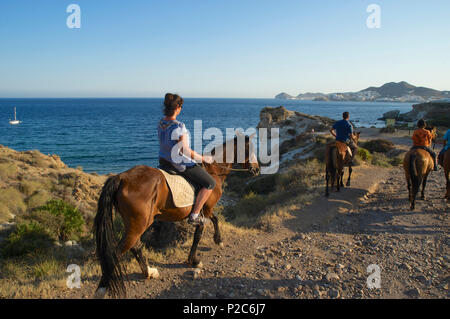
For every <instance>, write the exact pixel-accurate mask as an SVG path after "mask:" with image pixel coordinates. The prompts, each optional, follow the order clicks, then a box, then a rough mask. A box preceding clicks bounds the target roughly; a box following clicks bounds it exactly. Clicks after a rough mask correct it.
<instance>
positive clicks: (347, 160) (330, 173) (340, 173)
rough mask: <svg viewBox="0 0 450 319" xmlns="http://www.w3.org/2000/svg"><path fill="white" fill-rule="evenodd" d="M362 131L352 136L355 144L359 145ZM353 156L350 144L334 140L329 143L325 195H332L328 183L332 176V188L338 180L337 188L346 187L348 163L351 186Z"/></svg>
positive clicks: (348, 181) (327, 147)
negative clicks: (345, 179) (349, 150)
mask: <svg viewBox="0 0 450 319" xmlns="http://www.w3.org/2000/svg"><path fill="white" fill-rule="evenodd" d="M360 135H361V132H357V133H356V134H354V136H353V135H352V136H351V140H352V141H353V143H355V145H358V140H359V136H360ZM351 161H352V157H351V154H350V153H349V152H348V146H347V144H346V143H343V142H339V141H336V142H332V143H329V144H327V146H326V151H325V162H326V168H325V169H326V173H325V178H326V180H327V185H326V188H325V196H327V197H328V196H329V195H330V191H329V188H328V184H329V182H330V178H331V188H333V186H334V182H335V180H336V179H337V180H336V188H337V191H338V192H339V191H340V190H341V187H344V167H345V165H348V180H347V186H350V183H351V177H352V172H353V169H352V164H351Z"/></svg>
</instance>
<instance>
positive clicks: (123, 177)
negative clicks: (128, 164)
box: [94, 136, 259, 298]
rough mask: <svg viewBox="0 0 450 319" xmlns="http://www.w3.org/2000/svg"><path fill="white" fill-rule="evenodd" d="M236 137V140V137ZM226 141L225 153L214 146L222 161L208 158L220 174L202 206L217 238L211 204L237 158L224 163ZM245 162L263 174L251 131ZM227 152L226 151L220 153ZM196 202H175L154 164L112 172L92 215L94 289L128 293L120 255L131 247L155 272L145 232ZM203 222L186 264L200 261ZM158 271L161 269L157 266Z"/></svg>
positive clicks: (149, 270) (214, 174)
mask: <svg viewBox="0 0 450 319" xmlns="http://www.w3.org/2000/svg"><path fill="white" fill-rule="evenodd" d="M232 141H233V140H232ZM237 141H238V137H235V138H234V141H233V144H234V160H233V163H236V162H237V158H238V157H237V153H238V150H237V147H238V146H240V145H239V144H240V143H237ZM226 144H227V143H225V144H224V145H223V146H222V152H221V153H222V154H218V153H219V151H218V148H217V147H216V148H215V149H213V150H212V152H211V155H214V156H215V159H216V160H217V159H218V158H223V160H222V163H216V162H214V163H212V164H204V165H205V168H206V170H207V171H208V173H209V174H211V175H212V177H213V178H214V179H215V180H216V187H215V188H214V190H213V192H212V193H211V195H210V197H209V198H208V200H207V202H206V203H205V205H204V207H203V214H204V216H205V218H209V219H210V220H211V221H212V223H213V225H214V242H215V243H216V244H217V245H223V244H222V238H221V235H220V231H219V223H218V218H217V217H216V216H215V215H214V214H213V209H214V207H215V205H216V204H217V202H218V201H219V199H220V197H221V196H222V185H223V183H224V181H225V179H226V177H227V175H228V174H229V173H230V171H231V170H233V168H232V166H233V163H226V161H225V159H226V158H227V157H226V146H225V145H226ZM244 145H245V162H244V163H242V168H243V169H242V170H245V171H248V172H250V173H251V174H252V175H258V174H259V164H258V163H257V160H256V156H255V154H254V153H253V147H252V143H251V137H249V136H245V144H244ZM222 156H223V157H222ZM113 207H115V209H116V211H117V212H119V214H120V216H121V217H122V220H123V224H124V227H125V233H124V236H123V237H122V239H121V240H120V242H119V243H118V244H117V242H116V240H115V233H114V229H113V216H112V215H113V214H112V213H113ZM191 210H192V206H189V207H182V208H177V207H175V206H174V204H173V200H172V195H171V192H170V190H169V188H168V186H167V183H166V180H165V178H164V175H163V174H162V173H161V172H160V171H159V170H158V169H156V168H152V167H148V166H144V165H140V166H135V167H133V168H131V169H129V170H128V171H126V172H123V173H120V174H118V175H116V176H112V177H110V178H108V180H107V181H106V182H105V185H104V186H103V189H102V192H101V195H100V199H99V201H98V210H97V215H96V216H95V221H94V233H95V238H96V243H97V256H98V258H99V260H100V266H101V270H102V277H101V279H100V283H99V286H98V288H97V291H96V294H95V295H96V297H98V298H102V297H104V296H105V294H106V292H109V293H110V295H111V296H112V297H124V296H126V289H125V284H124V282H123V279H124V269H123V268H122V266H121V265H120V263H119V259H120V257H121V256H122V255H123V254H125V253H126V252H127V251H128V250H131V252H132V253H133V255H134V257H135V258H136V260H137V262H138V263H139V266H140V268H141V270H142V272H143V274H144V276H145V277H146V278H150V277H152V273H154V272H155V271H156V269H155V268H150V267H149V266H148V265H147V261H146V260H145V258H144V257H143V253H142V249H143V244H142V243H141V241H140V238H141V235H142V234H143V233H144V232H145V231H146V230H147V229H148V228H149V227H150V225H152V223H153V221H154V220H155V219H156V220H159V221H166V222H176V221H181V220H183V219H185V218H187V217H188V215H189V213H190V212H191ZM203 228H204V226H203V225H201V226H196V229H195V233H194V240H193V243H192V247H191V251H190V253H189V257H188V265H190V266H192V267H196V266H198V265H199V264H200V261H199V260H198V259H197V257H196V251H197V245H198V243H199V241H200V238H201V236H202V232H203ZM156 272H157V271H156Z"/></svg>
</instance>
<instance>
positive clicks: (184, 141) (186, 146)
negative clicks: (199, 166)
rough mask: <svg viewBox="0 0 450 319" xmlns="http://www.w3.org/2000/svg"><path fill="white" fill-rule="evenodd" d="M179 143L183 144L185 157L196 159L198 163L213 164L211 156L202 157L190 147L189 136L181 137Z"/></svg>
mask: <svg viewBox="0 0 450 319" xmlns="http://www.w3.org/2000/svg"><path fill="white" fill-rule="evenodd" d="M179 142H181V145H182V150H181V151H182V152H183V154H184V155H186V156H188V157H190V158H192V159H194V160H195V161H197V162H207V163H210V162H212V160H211V157H210V156H202V155H200V154H199V153H197V152H196V151H194V150H193V149H191V148H190V147H189V139H188V137H187V134H183V135H181V137H180V139H179Z"/></svg>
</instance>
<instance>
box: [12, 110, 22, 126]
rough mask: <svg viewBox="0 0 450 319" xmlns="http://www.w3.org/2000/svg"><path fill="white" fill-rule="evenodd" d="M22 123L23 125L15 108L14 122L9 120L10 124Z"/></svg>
mask: <svg viewBox="0 0 450 319" xmlns="http://www.w3.org/2000/svg"><path fill="white" fill-rule="evenodd" d="M20 123H22V121H19V120H18V119H17V118H16V108H14V120H9V124H11V125H17V124H20Z"/></svg>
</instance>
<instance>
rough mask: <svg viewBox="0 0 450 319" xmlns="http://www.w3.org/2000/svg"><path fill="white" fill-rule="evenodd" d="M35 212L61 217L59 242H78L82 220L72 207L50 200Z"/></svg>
mask: <svg viewBox="0 0 450 319" xmlns="http://www.w3.org/2000/svg"><path fill="white" fill-rule="evenodd" d="M36 211H37V212H41V214H43V213H42V212H48V213H49V214H51V215H53V216H56V217H60V216H61V217H62V218H63V219H62V225H60V227H59V228H60V231H59V233H58V234H56V235H57V236H58V238H59V239H60V240H79V237H80V236H81V234H82V232H83V225H84V219H83V216H82V215H81V214H80V212H79V211H78V210H77V209H76V208H75V207H73V206H72V205H70V204H68V203H66V202H64V201H62V200H50V201H49V202H47V204H45V205H44V206H42V207H39V208H38V209H36Z"/></svg>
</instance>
